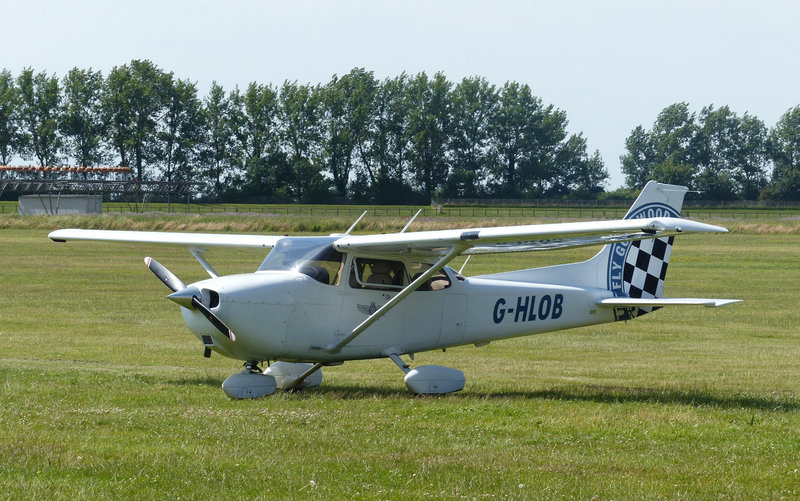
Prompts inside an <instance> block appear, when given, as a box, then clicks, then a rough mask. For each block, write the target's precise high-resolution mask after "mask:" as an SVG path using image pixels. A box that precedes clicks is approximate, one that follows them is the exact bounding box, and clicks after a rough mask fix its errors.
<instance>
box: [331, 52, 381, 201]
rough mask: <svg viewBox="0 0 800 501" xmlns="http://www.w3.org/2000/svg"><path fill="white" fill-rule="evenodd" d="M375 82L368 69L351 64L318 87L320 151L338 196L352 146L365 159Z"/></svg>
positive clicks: (348, 172) (345, 190) (344, 185)
mask: <svg viewBox="0 0 800 501" xmlns="http://www.w3.org/2000/svg"><path fill="white" fill-rule="evenodd" d="M376 86H377V83H376V82H375V78H374V77H373V75H372V73H371V72H368V71H365V70H364V69H363V68H355V69H353V70H352V71H351V72H350V73H348V74H346V75H344V76H342V77H341V78H339V77H337V76H336V75H334V76H333V78H332V79H331V81H330V82H329V83H328V84H327V85H325V86H324V87H322V88H321V96H322V111H323V115H322V123H323V127H322V133H323V135H322V154H323V156H324V159H325V165H326V167H327V170H328V172H329V173H330V174H331V177H332V178H333V185H334V187H335V188H336V191H337V192H338V194H339V196H340V197H346V196H347V194H348V185H349V183H350V175H351V173H352V172H353V170H354V154H355V153H356V150H358V153H359V154H360V156H361V159H362V161H368V157H367V156H366V150H367V148H366V146H365V142H366V140H367V138H368V131H369V127H370V120H371V114H372V105H373V100H374V98H375V89H376ZM367 170H368V169H367Z"/></svg>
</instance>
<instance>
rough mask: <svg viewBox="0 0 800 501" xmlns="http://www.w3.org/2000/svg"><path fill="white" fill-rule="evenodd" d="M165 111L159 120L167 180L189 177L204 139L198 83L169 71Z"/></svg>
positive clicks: (160, 154)
mask: <svg viewBox="0 0 800 501" xmlns="http://www.w3.org/2000/svg"><path fill="white" fill-rule="evenodd" d="M163 92H164V96H163V99H164V112H163V117H162V119H161V120H160V121H159V130H158V139H159V145H160V148H159V157H160V160H161V162H163V165H164V171H165V172H164V177H166V180H167V181H173V180H174V179H180V180H182V181H188V180H190V179H192V177H193V174H194V172H193V171H194V162H195V160H196V159H197V158H198V156H199V145H200V143H201V140H202V135H201V128H202V127H203V123H202V119H203V114H202V111H201V103H200V100H199V99H198V98H197V86H196V85H195V84H193V83H192V82H189V81H188V80H173V79H172V75H171V74H170V75H165V85H164V89H163Z"/></svg>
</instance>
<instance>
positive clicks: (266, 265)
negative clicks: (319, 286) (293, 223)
mask: <svg viewBox="0 0 800 501" xmlns="http://www.w3.org/2000/svg"><path fill="white" fill-rule="evenodd" d="M334 241H336V237H287V238H282V239H280V240H278V243H276V244H275V247H273V248H272V250H271V251H270V253H269V254H267V257H266V258H265V259H264V261H262V263H261V266H259V267H258V271H297V272H299V273H302V274H304V275H308V276H309V277H311V278H313V279H314V280H316V281H317V282H320V283H323V284H326V285H338V284H339V281H340V280H341V276H342V268H343V267H344V254H342V253H341V252H339V251H337V250H336V249H334V248H333V242H334Z"/></svg>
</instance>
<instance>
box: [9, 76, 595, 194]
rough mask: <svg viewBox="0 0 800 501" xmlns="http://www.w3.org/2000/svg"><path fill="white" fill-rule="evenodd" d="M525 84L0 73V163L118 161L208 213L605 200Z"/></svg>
mask: <svg viewBox="0 0 800 501" xmlns="http://www.w3.org/2000/svg"><path fill="white" fill-rule="evenodd" d="M566 126H567V117H566V113H564V112H563V111H562V110H559V109H557V108H555V107H554V106H552V105H545V104H543V103H542V100H541V99H540V98H538V97H536V96H534V95H533V93H532V92H531V89H530V87H529V86H527V85H523V84H519V83H516V82H507V83H506V84H504V85H503V86H502V87H499V88H497V87H495V86H494V85H490V84H489V83H488V82H487V81H486V80H485V79H483V78H480V77H472V78H465V79H463V80H462V81H461V82H459V83H453V82H450V81H448V80H447V79H446V78H445V76H444V75H443V74H441V73H437V74H435V75H433V76H432V77H429V76H428V75H427V74H425V73H419V74H417V75H407V74H405V73H403V74H401V75H399V76H397V77H395V78H387V79H385V80H383V81H378V80H377V79H376V78H375V77H374V75H373V73H372V72H369V71H366V70H364V69H361V68H355V69H353V70H352V71H350V72H349V73H347V74H346V75H342V76H337V75H334V76H333V77H332V79H331V80H330V81H329V82H328V83H326V84H324V85H323V84H317V85H312V84H298V83H297V82H290V81H286V82H284V83H283V84H282V85H281V86H280V87H277V86H274V85H271V84H260V83H256V82H253V83H250V84H249V85H248V86H247V88H246V89H244V90H240V89H239V88H238V87H237V88H234V89H232V90H229V91H226V90H225V89H223V88H222V87H221V86H220V85H218V84H216V83H214V84H212V86H211V89H210V91H209V92H208V95H206V96H204V97H202V98H201V97H200V96H199V95H198V91H197V86H196V84H195V83H192V82H190V81H188V80H182V79H178V78H175V76H174V75H173V74H172V73H167V72H165V71H163V70H161V69H160V68H158V67H157V66H155V65H154V64H153V63H152V62H150V61H147V60H133V61H131V62H130V63H129V64H126V65H123V66H118V67H115V68H113V69H112V70H111V71H110V73H109V74H108V75H107V76H105V77H104V76H103V75H102V74H101V73H100V72H99V71H93V70H91V69H89V70H83V69H78V68H75V69H73V70H71V71H70V72H69V73H68V74H67V75H66V76H64V77H63V78H61V79H59V78H58V77H57V76H55V75H48V74H46V73H44V72H39V73H37V72H34V71H33V70H32V69H30V68H28V69H25V70H23V71H22V72H21V74H20V75H18V76H16V77H14V76H13V75H11V74H10V72H9V71H7V70H4V71H3V72H2V73H0V161H1V162H2V163H3V164H8V162H10V161H11V159H12V158H23V159H26V160H28V161H33V162H37V163H38V164H39V165H42V166H45V165H54V164H58V163H61V162H74V163H76V164H78V165H98V164H103V163H115V164H118V165H122V166H129V167H131V168H132V169H133V171H134V172H135V175H136V177H137V179H142V180H144V179H156V178H157V179H162V180H191V181H200V182H203V183H204V186H205V190H204V193H205V195H206V196H207V197H208V198H210V199H217V200H220V199H225V200H251V201H278V200H298V201H311V202H314V201H317V202H319V201H329V200H333V199H339V200H345V199H349V200H358V201H376V202H383V203H402V202H410V201H420V200H423V199H427V198H430V197H431V196H433V195H438V196H447V197H464V196H465V197H487V196H489V197H490V196H503V197H526V196H539V197H541V196H563V195H567V194H570V193H573V192H575V191H576V190H577V192H580V193H583V194H584V196H591V195H592V194H596V193H600V192H602V191H603V183H604V181H605V179H606V178H607V177H608V173H607V172H606V170H605V168H604V166H603V162H602V160H601V159H600V155H599V153H597V152H594V153H592V154H590V153H588V152H587V146H586V139H585V138H584V137H583V136H582V135H581V134H572V135H569V134H568V133H567V131H566Z"/></svg>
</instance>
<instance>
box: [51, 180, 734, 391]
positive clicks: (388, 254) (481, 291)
mask: <svg viewBox="0 0 800 501" xmlns="http://www.w3.org/2000/svg"><path fill="white" fill-rule="evenodd" d="M686 191H687V189H686V188H685V187H683V186H674V185H667V184H660V183H656V182H654V181H650V182H649V183H648V184H647V185H646V186H645V187H644V189H643V190H642V193H641V194H640V195H639V197H638V198H637V199H636V201H635V202H634V204H633V206H632V207H631V208H630V210H629V211H628V213H627V214H626V216H625V218H624V219H621V220H612V221H591V222H571V223H553V224H537V225H523V226H503V227H489V228H470V229H454V230H439V231H421V232H406V231H405V230H406V229H407V228H408V225H406V227H405V228H403V230H402V231H400V232H399V233H392V234H380V235H352V234H351V233H350V232H351V231H352V230H353V227H355V225H356V224H357V223H358V221H356V222H355V223H354V224H353V226H351V227H350V229H348V230H347V232H346V233H344V234H334V235H330V236H303V237H290V236H265V235H230V234H200V233H194V234H193V233H174V232H139V231H111V230H80V229H62V230H57V231H54V232H52V233H50V235H49V237H50V238H51V239H52V240H54V241H56V242H64V241H67V240H100V241H114V242H135V243H157V244H174V245H182V246H184V247H186V248H187V249H188V250H189V252H191V254H192V255H193V256H194V257H195V258H196V259H197V261H198V262H199V263H200V265H201V266H202V267H203V268H204V269H205V270H206V271H207V272H208V274H209V275H210V276H211V278H210V279H207V280H202V281H199V282H196V283H193V284H190V285H185V284H184V283H183V282H181V280H180V279H178V278H177V277H176V276H175V275H173V274H172V273H171V272H170V271H169V270H167V269H166V268H165V267H164V266H162V265H161V264H159V263H158V262H157V261H156V260H155V259H152V258H150V257H147V258H145V264H146V265H147V267H148V268H149V269H150V270H151V271H152V272H153V273H154V274H155V275H156V276H157V277H158V278H159V279H161V281H162V282H163V283H164V284H165V285H166V286H167V287H169V289H171V290H172V293H171V294H170V295H168V296H167V298H168V299H170V300H172V301H173V302H175V303H177V304H178V305H179V306H180V309H181V313H182V315H183V319H184V321H185V323H186V325H187V326H188V327H189V330H191V331H192V332H193V333H194V335H195V336H196V337H197V338H198V339H199V340H200V341H201V342H202V344H203V345H204V346H205V356H210V354H211V352H212V351H214V352H217V353H219V354H222V355H224V356H227V357H230V358H234V359H239V360H244V361H245V364H244V365H245V370H244V371H243V372H241V373H238V374H234V375H232V376H230V377H229V378H227V379H226V380H225V381H224V382H223V384H222V388H223V390H224V391H225V393H226V394H227V395H229V396H230V397H232V398H257V397H262V396H266V395H270V394H272V393H274V392H275V391H276V389H278V388H280V389H300V388H304V387H309V386H316V385H318V384H320V382H321V381H322V372H321V368H322V367H323V366H326V365H339V364H342V363H343V362H345V361H348V360H358V359H370V358H389V359H391V360H392V361H393V362H394V363H396V364H397V365H398V366H399V367H400V369H401V370H403V372H405V373H406V375H405V379H404V381H405V384H406V386H407V387H408V388H409V390H411V391H412V392H414V393H418V394H438V393H448V392H453V391H459V390H461V389H463V387H464V383H465V378H464V373H463V372H461V371H460V370H457V369H452V368H448V367H441V366H435V365H423V366H419V367H416V368H414V369H411V368H410V367H409V365H408V364H407V363H406V362H405V361H404V360H403V359H402V358H401V356H406V355H407V356H409V357H410V358H411V359H412V360H413V356H414V353H417V352H422V351H427V350H434V349H440V348H448V347H452V346H459V345H467V344H474V345H476V346H482V345H485V344H488V343H489V342H490V341H494V340H497V339H504V338H510V337H516V336H524V335H528V334H535V333H540V332H547V331H554V330H559V329H568V328H573V327H580V326H587V325H594V324H600V323H605V322H613V321H618V320H629V319H633V318H635V317H638V316H641V315H644V314H646V313H649V312H651V311H653V310H655V309H658V308H660V307H663V306H674V305H702V306H714V307H716V306H723V305H726V304H729V303H732V302H736V300H726V299H699V298H664V297H662V290H663V286H664V278H665V275H666V271H667V264H668V263H669V258H670V255H671V252H672V244H673V240H674V237H675V235H678V234H681V233H693V232H726V231H727V230H726V229H725V228H721V227H719V226H714V225H710V224H705V223H700V222H695V221H690V220H687V219H682V218H680V211H681V206H682V205H683V197H684V195H685V193H686ZM362 217H363V214H362ZM359 220H360V218H359ZM412 221H413V219H412ZM409 224H410V222H409ZM589 245H603V247H602V249H601V250H600V252H599V253H598V254H596V255H595V256H594V257H593V258H591V259H589V260H587V261H583V262H577V263H569V264H562V265H556V266H547V267H540V268H532V269H524V270H517V271H508V272H504V273H496V274H490V275H481V276H471V277H464V276H462V275H461V273H460V272H458V271H456V270H454V269H452V268H451V267H449V266H447V263H449V262H450V261H451V260H452V259H453V258H455V257H456V256H458V255H461V254H465V255H471V254H481V253H496V252H522V251H540V250H554V249H565V248H570V247H582V246H589ZM212 247H251V248H253V247H255V248H264V249H271V250H270V251H269V253H268V254H267V256H266V258H265V259H264V261H263V262H262V263H261V265H260V266H259V267H258V269H257V270H256V271H254V272H253V273H247V274H239V275H229V276H218V274H217V272H216V271H215V270H214V268H213V267H212V266H211V264H209V263H208V262H207V261H206V259H205V257H204V252H205V251H206V250H207V249H209V248H212ZM265 361H266V362H267V363H268V365H269V367H268V368H266V369H265V370H263V371H262V369H261V368H260V367H259V364H263V362H265ZM270 361H272V362H273V363H272V364H269V362H270Z"/></svg>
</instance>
